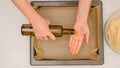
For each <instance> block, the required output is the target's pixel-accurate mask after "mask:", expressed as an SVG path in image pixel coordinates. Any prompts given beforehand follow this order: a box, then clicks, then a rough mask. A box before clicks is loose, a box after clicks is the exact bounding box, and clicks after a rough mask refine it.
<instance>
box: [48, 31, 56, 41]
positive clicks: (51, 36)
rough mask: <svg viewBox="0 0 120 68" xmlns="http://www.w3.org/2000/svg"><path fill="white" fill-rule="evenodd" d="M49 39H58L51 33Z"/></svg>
mask: <svg viewBox="0 0 120 68" xmlns="http://www.w3.org/2000/svg"><path fill="white" fill-rule="evenodd" d="M48 37H49V38H51V39H52V40H55V39H56V37H55V36H54V35H53V34H52V33H51V32H49V34H48Z"/></svg>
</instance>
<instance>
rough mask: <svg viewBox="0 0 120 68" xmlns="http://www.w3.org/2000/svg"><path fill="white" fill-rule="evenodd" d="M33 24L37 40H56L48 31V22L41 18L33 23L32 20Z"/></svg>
mask: <svg viewBox="0 0 120 68" xmlns="http://www.w3.org/2000/svg"><path fill="white" fill-rule="evenodd" d="M33 23H34V24H32V26H33V30H34V33H35V36H36V38H37V39H40V40H48V37H50V38H51V39H52V40H55V39H56V38H55V36H54V35H53V34H52V33H51V31H50V29H49V25H50V21H49V20H46V19H44V18H43V17H41V18H39V19H37V20H35V21H34V20H33Z"/></svg>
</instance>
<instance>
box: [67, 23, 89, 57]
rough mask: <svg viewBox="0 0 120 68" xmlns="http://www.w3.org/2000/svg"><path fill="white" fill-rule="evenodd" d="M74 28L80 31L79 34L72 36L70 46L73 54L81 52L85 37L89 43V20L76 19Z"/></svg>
mask: <svg viewBox="0 0 120 68" xmlns="http://www.w3.org/2000/svg"><path fill="white" fill-rule="evenodd" d="M73 28H74V29H75V30H76V31H78V35H77V36H76V35H71V36H70V41H69V47H70V51H71V53H72V55H74V54H77V53H78V52H79V50H80V47H81V45H82V42H83V39H85V41H86V43H87V44H88V42H89V28H88V24H87V22H82V21H76V22H75V24H74V27H73Z"/></svg>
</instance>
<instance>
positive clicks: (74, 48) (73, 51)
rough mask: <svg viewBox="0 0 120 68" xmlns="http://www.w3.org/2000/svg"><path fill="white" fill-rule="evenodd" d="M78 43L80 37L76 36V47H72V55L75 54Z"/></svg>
mask: <svg viewBox="0 0 120 68" xmlns="http://www.w3.org/2000/svg"><path fill="white" fill-rule="evenodd" d="M77 45H78V38H77V37H76V38H75V42H74V47H72V55H75V51H76V47H77Z"/></svg>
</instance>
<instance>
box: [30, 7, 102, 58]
mask: <svg viewBox="0 0 120 68" xmlns="http://www.w3.org/2000/svg"><path fill="white" fill-rule="evenodd" d="M99 11H100V6H97V7H91V9H90V12H89V18H88V25H89V29H90V41H89V45H87V44H86V43H85V42H83V44H82V46H81V49H80V51H79V53H78V54H76V55H72V54H71V53H70V50H69V47H68V42H69V35H63V36H62V37H57V39H56V40H55V41H52V40H50V39H49V40H48V41H41V40H37V39H36V38H35V37H32V40H33V44H34V48H35V52H36V55H35V59H37V60H40V59H56V60H70V59H71V60H72V59H91V60H95V59H98V58H99V57H100V56H99V54H97V51H98V48H99V26H98V24H99ZM38 13H39V14H40V15H41V16H43V17H44V18H46V19H48V20H50V21H51V24H54V25H62V26H63V27H64V28H72V27H73V24H74V22H75V19H76V13H77V7H41V8H40V9H39V10H38Z"/></svg>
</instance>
